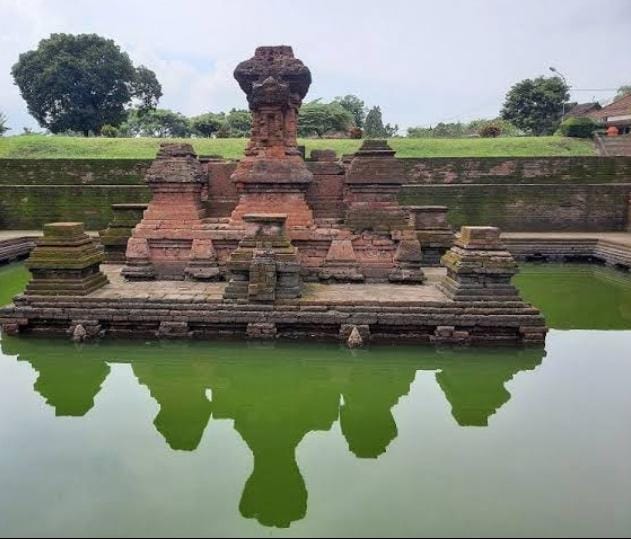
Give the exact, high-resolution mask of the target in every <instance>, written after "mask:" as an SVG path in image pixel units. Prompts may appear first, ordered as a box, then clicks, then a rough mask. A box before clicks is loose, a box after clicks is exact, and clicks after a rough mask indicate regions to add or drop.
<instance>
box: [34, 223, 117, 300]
mask: <svg viewBox="0 0 631 539" xmlns="http://www.w3.org/2000/svg"><path fill="white" fill-rule="evenodd" d="M103 259H104V256H103V251H102V250H101V249H100V248H99V247H97V244H96V243H95V242H94V240H93V239H92V238H90V236H88V235H87V234H86V233H85V231H84V229H83V223H50V224H47V225H44V236H43V237H41V238H38V239H36V240H35V248H34V249H33V251H32V252H31V255H30V256H29V258H28V259H27V261H26V264H25V265H26V267H27V268H28V269H29V271H30V272H31V274H32V276H33V278H32V279H31V281H30V282H29V284H28V286H27V287H26V290H25V292H24V294H25V295H27V296H86V295H88V294H90V293H91V292H94V291H95V290H97V289H98V288H101V287H102V286H103V285H105V284H107V282H108V281H107V277H105V275H104V274H103V273H101V271H100V269H99V264H100V263H101V262H103Z"/></svg>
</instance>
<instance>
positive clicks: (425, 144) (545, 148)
mask: <svg viewBox="0 0 631 539" xmlns="http://www.w3.org/2000/svg"><path fill="white" fill-rule="evenodd" d="M166 140H167V139H155V138H131V139H123V138H80V137H76V138H75V137H56V136H45V135H22V136H13V137H0V158H12V159H29V158H30V159H37V158H67V159H76V158H135V159H150V158H152V157H154V156H155V154H156V149H157V148H158V145H159V143H160V142H164V141H166ZM172 140H173V141H178V140H179V141H182V142H189V143H192V144H193V146H194V147H195V150H196V151H197V153H198V154H200V155H221V156H223V157H226V158H239V157H241V155H242V154H243V148H244V147H245V144H246V140H245V139H172ZM360 142H361V141H359V140H349V139H344V140H333V139H302V140H300V144H305V145H306V147H307V155H308V154H309V152H310V151H311V150H313V149H315V148H333V149H335V150H336V151H337V153H338V155H341V154H344V153H352V152H354V151H355V150H357V148H358V147H359V145H360ZM390 144H391V145H392V147H393V148H394V149H395V150H397V156H398V157H492V156H498V157H504V156H507V157H509V156H514V157H528V156H552V155H565V156H568V155H594V154H595V150H594V147H593V144H592V142H591V141H588V140H580V139H572V138H563V137H513V138H510V137H506V138H496V139H487V138H484V139H483V138H467V139H408V138H396V139H392V140H390Z"/></svg>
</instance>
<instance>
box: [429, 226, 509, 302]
mask: <svg viewBox="0 0 631 539" xmlns="http://www.w3.org/2000/svg"><path fill="white" fill-rule="evenodd" d="M441 262H442V264H443V266H445V267H446V268H447V276H446V277H445V278H444V279H443V280H442V281H441V282H440V283H439V285H438V286H439V288H440V289H441V290H442V291H443V292H444V293H445V294H446V295H447V296H448V297H450V298H452V299H454V300H457V301H459V300H462V301H477V300H486V301H521V298H520V297H519V293H518V291H517V289H516V288H515V287H514V286H513V285H512V284H511V279H512V277H513V275H515V274H516V273H517V272H518V266H517V262H515V259H514V258H513V256H512V255H511V254H510V253H509V252H508V251H507V250H506V249H505V247H504V246H503V245H502V243H501V241H500V230H499V228H495V227H490V226H463V227H462V228H461V230H460V234H459V235H458V236H457V237H456V241H455V243H454V246H453V247H452V248H451V249H450V250H449V251H447V253H446V254H445V255H444V256H443V257H442V260H441Z"/></svg>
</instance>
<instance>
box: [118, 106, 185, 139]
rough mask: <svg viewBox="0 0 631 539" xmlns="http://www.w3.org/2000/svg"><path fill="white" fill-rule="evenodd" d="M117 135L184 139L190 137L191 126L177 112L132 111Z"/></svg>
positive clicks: (155, 110)
mask: <svg viewBox="0 0 631 539" xmlns="http://www.w3.org/2000/svg"><path fill="white" fill-rule="evenodd" d="M119 135H122V136H132V137H161V138H162V137H178V138H185V137H190V136H191V126H190V123H189V120H188V118H187V117H186V116H184V115H183V114H180V113H179V112H173V111H172V110H168V109H154V110H148V111H143V110H140V109H134V110H132V111H131V112H130V113H129V117H128V119H127V121H126V122H125V123H124V124H122V125H121V126H120V129H119Z"/></svg>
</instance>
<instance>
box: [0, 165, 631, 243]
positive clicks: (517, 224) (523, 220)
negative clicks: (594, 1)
mask: <svg viewBox="0 0 631 539" xmlns="http://www.w3.org/2000/svg"><path fill="white" fill-rule="evenodd" d="M402 161H403V163H404V165H405V169H406V173H407V176H408V178H409V184H408V185H406V186H404V187H403V189H402V192H401V196H400V199H401V202H402V203H404V204H419V205H424V204H429V205H434V204H440V205H446V206H448V207H449V220H450V222H451V223H452V224H453V225H454V226H460V225H462V224H470V225H494V226H499V227H501V228H502V229H504V230H513V231H519V230H523V231H536V230H576V231H597V230H625V229H626V228H627V227H628V226H629V225H630V224H631V223H630V222H629V219H630V213H629V211H630V210H629V200H630V197H631V158H629V157H548V158H430V159H403V160H402ZM149 163H150V160H144V159H143V160H139V159H32V160H31V159H0V229H2V228H4V229H37V228H40V227H41V226H42V225H43V224H44V223H46V222H51V221H57V220H78V221H84V222H85V223H86V228H87V229H97V228H101V227H104V226H105V225H106V224H107V223H108V222H109V220H110V218H111V209H110V206H111V204H113V203H120V202H146V201H148V199H149V190H148V189H147V188H146V187H145V186H144V184H143V182H142V178H143V175H144V172H145V171H146V169H147V167H148V166H149ZM207 166H208V167H209V168H211V169H212V170H214V171H217V173H213V175H212V177H213V181H212V182H211V183H210V187H209V200H208V202H207V207H208V208H209V210H210V214H211V215H212V216H216V217H220V216H227V215H229V214H230V211H231V209H232V208H233V205H234V203H236V191H235V190H234V186H233V185H232V183H231V182H230V179H229V178H230V174H231V173H232V171H233V169H234V164H233V163H223V164H222V163H217V162H216V161H215V162H214V164H213V162H212V161H210V162H208V164H207ZM308 166H309V167H310V168H312V171H313V172H315V173H316V179H317V178H318V174H317V172H318V171H317V170H315V168H317V165H316V164H315V163H308ZM325 172H326V171H325ZM322 178H323V180H324V181H323V183H322V184H321V185H315V186H312V187H311V188H310V190H309V192H308V194H307V198H308V200H309V202H310V203H311V204H312V207H313V208H314V214H315V215H316V217H317V216H322V217H326V216H333V215H335V216H337V214H338V213H339V210H340V208H339V207H338V206H337V205H333V200H334V199H335V197H336V196H337V195H338V192H339V191H340V189H341V183H340V182H339V181H338V177H337V176H333V175H330V177H329V176H327V175H323V176H322ZM327 182H328V183H327Z"/></svg>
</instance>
